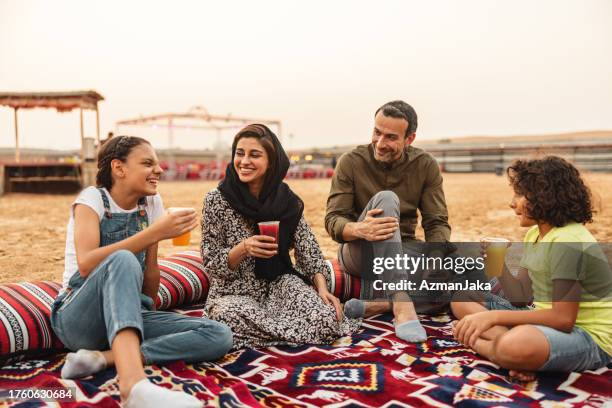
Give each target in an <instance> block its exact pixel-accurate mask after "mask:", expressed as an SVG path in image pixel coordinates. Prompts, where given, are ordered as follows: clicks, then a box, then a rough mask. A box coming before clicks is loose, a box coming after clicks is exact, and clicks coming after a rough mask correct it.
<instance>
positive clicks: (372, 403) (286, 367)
mask: <svg viewBox="0 0 612 408" xmlns="http://www.w3.org/2000/svg"><path fill="white" fill-rule="evenodd" d="M179 312H180V313H184V314H189V315H194V316H198V315H199V314H200V313H201V312H200V310H198V309H191V310H180V311H179ZM422 321H423V323H424V325H425V327H426V329H427V333H428V335H429V338H428V340H427V342H426V343H422V344H409V343H404V342H402V341H400V340H399V339H398V338H397V337H395V335H394V332H393V326H392V323H391V316H390V315H380V316H375V317H373V318H370V319H367V320H366V321H364V324H363V327H362V330H361V331H360V332H358V333H356V334H354V335H353V336H351V337H344V338H341V339H339V340H338V341H336V342H335V343H334V344H333V345H331V346H301V347H270V348H265V349H243V350H238V351H235V352H232V353H230V354H228V355H227V356H226V357H225V358H224V359H223V360H221V361H218V362H217V363H214V364H213V363H200V364H193V365H187V364H184V363H182V362H176V363H173V364H169V365H166V366H155V365H153V366H148V367H147V368H146V372H147V375H148V377H149V379H150V381H152V382H154V383H156V384H160V385H163V386H165V387H168V388H172V389H176V390H183V391H185V392H187V393H190V394H192V395H195V396H197V397H198V398H199V399H201V400H202V401H203V402H204V404H205V405H206V406H223V407H259V406H262V407H272V406H274V407H281V406H282V407H284V406H287V407H312V406H330V407H331V406H333V407H379V406H385V407H415V406H416V407H418V406H436V407H446V406H448V407H451V406H459V407H461V406H470V407H473V406H476V407H491V406H496V407H499V406H526V407H569V406H584V407H586V406H589V407H604V406H612V365H611V366H609V367H607V368H602V369H600V370H597V371H588V372H584V373H570V374H545V375H543V374H540V375H539V376H538V378H537V380H536V381H533V382H531V383H527V384H518V383H513V382H510V381H509V379H508V376H507V371H506V370H503V369H500V368H499V367H497V366H496V365H495V364H493V363H491V362H489V361H487V360H484V359H482V358H481V357H479V356H477V355H475V354H474V353H473V352H471V351H470V350H468V349H466V348H464V347H463V346H462V345H461V344H458V343H457V342H456V341H454V340H453V339H452V336H451V329H450V317H449V316H448V315H440V316H433V317H422ZM64 358H65V355H63V354H62V355H54V356H51V357H46V358H36V359H28V360H21V361H17V362H13V363H7V364H6V365H4V366H3V367H1V368H0V389H5V390H6V389H17V388H20V389H23V388H34V387H75V388H73V389H74V391H75V392H74V396H75V398H76V401H78V402H79V404H78V406H79V407H89V406H96V407H117V406H119V391H118V388H117V380H116V372H115V370H114V369H108V370H106V371H104V372H102V373H99V374H98V375H96V376H94V377H89V378H86V379H83V380H79V381H70V380H62V379H60V378H59V373H60V369H61V366H62V364H63V361H64ZM53 402H54V403H56V404H57V405H54V406H61V407H68V406H74V401H73V402H70V401H58V400H56V401H53ZM45 404H46V403H45V402H43V401H41V400H31V401H28V402H26V401H23V400H21V401H10V402H8V401H7V402H5V403H4V405H8V406H28V407H30V406H40V405H45ZM2 405H3V403H2V402H0V406H2Z"/></svg>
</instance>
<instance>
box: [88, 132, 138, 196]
mask: <svg viewBox="0 0 612 408" xmlns="http://www.w3.org/2000/svg"><path fill="white" fill-rule="evenodd" d="M143 143H146V144H149V145H150V143H149V142H148V141H146V140H145V139H143V138H141V137H136V136H117V137H113V138H112V139H108V140H107V141H106V142H105V143H104V144H103V145H102V147H101V148H100V151H99V152H98V173H97V174H96V185H97V186H98V187H104V188H106V189H107V190H110V189H111V187H112V186H113V174H112V168H111V162H112V161H113V160H115V159H117V160H121V161H122V162H125V161H126V159H127V157H128V155H129V154H130V152H131V151H132V149H133V148H134V147H136V146H138V145H141V144H143Z"/></svg>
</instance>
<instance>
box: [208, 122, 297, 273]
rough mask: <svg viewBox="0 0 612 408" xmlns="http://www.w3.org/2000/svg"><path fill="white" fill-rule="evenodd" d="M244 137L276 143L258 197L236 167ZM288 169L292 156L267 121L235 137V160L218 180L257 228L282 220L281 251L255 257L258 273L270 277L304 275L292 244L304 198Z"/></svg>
mask: <svg viewBox="0 0 612 408" xmlns="http://www.w3.org/2000/svg"><path fill="white" fill-rule="evenodd" d="M245 137H253V138H256V139H258V140H260V139H262V138H264V139H267V140H269V141H270V142H272V145H273V146H274V151H275V153H274V155H270V154H268V156H271V157H268V160H269V168H268V170H267V172H266V175H265V176H264V177H265V181H264V184H263V187H262V190H261V192H260V193H259V199H257V198H255V197H254V196H253V195H252V194H251V192H250V191H249V187H248V185H247V184H246V183H243V182H242V181H240V178H239V177H238V173H236V169H235V168H234V156H235V155H236V146H237V144H238V140H240V139H241V138H245ZM260 143H261V140H260ZM262 144H263V143H262ZM288 169H289V158H288V157H287V153H285V149H283V146H282V145H281V144H280V142H279V140H278V138H277V137H276V135H275V134H274V133H273V132H272V131H271V130H270V129H268V127H266V126H264V125H261V124H252V125H248V126H246V127H245V128H243V129H242V130H241V131H240V132H238V134H237V135H236V137H235V138H234V143H233V145H232V160H231V161H230V163H229V164H228V165H227V169H226V171H225V178H224V179H223V180H221V182H220V183H219V191H220V192H221V194H222V195H223V197H224V198H225V199H226V200H227V201H228V202H229V204H230V206H231V207H232V208H233V209H234V210H236V211H238V212H239V213H240V214H242V215H244V216H245V217H246V218H247V219H249V220H250V221H252V222H253V224H254V225H253V229H254V230H255V231H259V228H258V226H257V223H258V222H262V221H280V225H279V237H278V242H277V243H278V255H275V256H273V257H272V258H268V259H264V258H255V275H256V276H257V277H258V278H260V279H267V280H269V281H272V280H274V279H276V278H277V277H279V276H281V275H283V274H285V273H291V274H295V275H297V276H300V277H302V276H301V274H299V273H298V272H297V271H296V270H295V268H294V267H293V263H292V262H291V257H290V256H289V247H290V246H291V244H292V243H293V235H294V234H295V230H296V228H297V226H298V223H299V222H300V218H301V217H302V213H303V212H304V202H303V201H302V200H301V199H300V198H299V197H298V196H297V195H295V193H294V192H293V191H291V189H290V188H289V186H288V185H287V184H286V183H284V182H283V179H284V178H285V175H286V174H287V170H288ZM302 279H303V277H302Z"/></svg>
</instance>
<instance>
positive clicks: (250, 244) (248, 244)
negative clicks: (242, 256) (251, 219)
mask: <svg viewBox="0 0 612 408" xmlns="http://www.w3.org/2000/svg"><path fill="white" fill-rule="evenodd" d="M242 242H243V244H244V249H245V251H246V254H247V255H248V256H253V257H255V258H272V257H273V256H274V255H277V254H278V244H276V243H275V239H274V238H273V237H269V236H267V235H253V236H252V237H249V238H247V239H246V240H244V241H242Z"/></svg>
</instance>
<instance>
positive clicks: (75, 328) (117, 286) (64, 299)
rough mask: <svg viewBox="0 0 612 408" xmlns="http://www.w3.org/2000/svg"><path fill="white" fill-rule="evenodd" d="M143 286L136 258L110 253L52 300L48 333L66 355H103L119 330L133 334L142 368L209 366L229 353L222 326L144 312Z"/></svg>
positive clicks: (228, 336) (121, 252)
mask: <svg viewBox="0 0 612 408" xmlns="http://www.w3.org/2000/svg"><path fill="white" fill-rule="evenodd" d="M142 282H143V272H142V268H141V266H140V263H139V262H138V260H137V259H136V256H135V255H134V254H133V253H131V252H130V251H126V250H119V251H117V252H114V253H113V254H111V255H109V256H108V257H107V258H106V259H105V260H104V261H102V262H101V263H100V265H98V266H97V267H96V268H95V269H94V270H93V271H92V272H91V273H90V274H89V276H88V277H87V279H85V281H84V282H83V284H82V285H81V286H80V287H78V288H76V289H74V290H72V291H68V292H64V293H62V294H61V295H60V296H59V297H58V298H57V299H56V301H55V303H54V304H53V308H52V313H51V325H52V327H53V330H54V331H55V333H56V334H57V336H58V337H59V338H60V340H61V341H62V342H63V343H64V345H65V346H66V347H67V348H69V349H71V350H78V349H90V350H108V349H109V348H110V345H112V344H113V339H114V338H115V336H116V334H117V333H118V332H119V331H120V330H123V329H125V328H133V329H136V330H137V331H138V333H139V335H140V340H141V351H142V354H143V356H144V359H145V364H153V363H156V364H163V363H167V362H170V361H176V360H185V361H186V362H198V361H212V360H217V359H219V358H220V357H223V356H224V355H225V354H226V353H227V352H228V351H229V350H230V348H231V347H232V332H231V330H230V329H229V327H228V326H226V325H225V324H223V323H219V322H215V321H214V320H209V319H203V318H195V317H186V316H182V315H180V314H177V313H172V312H161V311H160V312H158V311H152V310H147V308H146V307H145V306H150V304H151V298H149V297H147V296H143V297H144V301H141V299H142V297H141V295H142V294H141V288H142ZM147 300H148V302H147ZM146 303H148V305H146Z"/></svg>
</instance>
